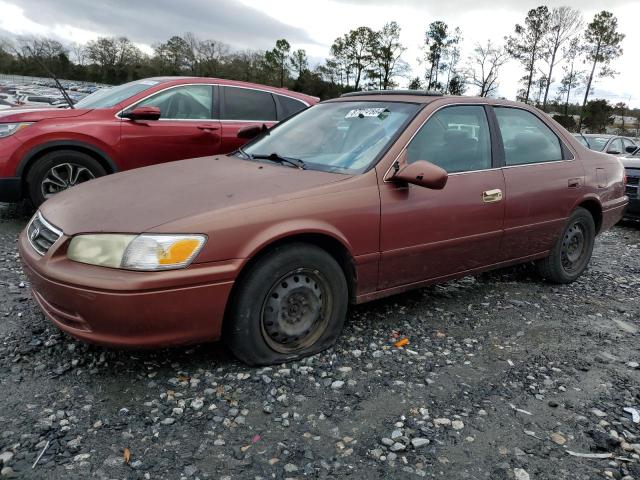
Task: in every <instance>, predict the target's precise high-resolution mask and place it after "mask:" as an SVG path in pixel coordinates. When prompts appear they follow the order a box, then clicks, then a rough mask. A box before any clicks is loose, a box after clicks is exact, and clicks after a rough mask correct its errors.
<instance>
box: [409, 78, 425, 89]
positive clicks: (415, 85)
mask: <svg viewBox="0 0 640 480" xmlns="http://www.w3.org/2000/svg"><path fill="white" fill-rule="evenodd" d="M407 88H408V89H409V90H421V89H422V80H420V77H414V78H413V79H411V82H409V86H408V87H407Z"/></svg>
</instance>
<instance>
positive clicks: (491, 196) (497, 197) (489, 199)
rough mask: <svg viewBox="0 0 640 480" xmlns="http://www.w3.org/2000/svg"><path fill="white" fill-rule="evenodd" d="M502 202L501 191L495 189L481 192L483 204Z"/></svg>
mask: <svg viewBox="0 0 640 480" xmlns="http://www.w3.org/2000/svg"><path fill="white" fill-rule="evenodd" d="M501 200H502V190H500V189H499V188H495V189H493V190H486V191H484V192H482V201H483V202H484V203H494V202H499V201H501Z"/></svg>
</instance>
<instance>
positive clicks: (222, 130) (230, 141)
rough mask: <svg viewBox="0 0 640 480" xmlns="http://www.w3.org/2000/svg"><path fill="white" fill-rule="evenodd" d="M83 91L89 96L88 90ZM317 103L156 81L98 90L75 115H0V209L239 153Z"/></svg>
mask: <svg viewBox="0 0 640 480" xmlns="http://www.w3.org/2000/svg"><path fill="white" fill-rule="evenodd" d="M95 88H97V87H95V86H89V87H87V89H89V90H91V89H95ZM317 101H318V99H317V98H315V97H310V96H308V95H304V94H301V93H296V92H292V91H289V90H286V89H282V88H273V87H267V86H264V85H257V84H252V83H245V82H236V81H232V80H220V79H216V78H199V77H192V78H190V77H159V78H148V79H143V80H137V81H134V82H130V83H126V84H123V85H120V86H117V87H112V88H104V89H101V90H99V91H96V92H95V93H93V94H92V95H89V96H87V97H85V98H83V99H82V100H80V101H78V102H77V103H76V104H75V108H66V109H63V108H52V107H55V105H47V107H49V108H37V109H32V108H26V109H9V110H4V111H2V112H0V201H4V202H7V201H18V200H20V199H22V198H27V199H29V200H30V201H31V202H32V203H33V205H35V206H38V205H40V204H41V203H42V202H44V201H45V200H46V199H47V198H49V197H51V196H53V195H55V194H56V193H58V192H60V191H62V190H65V189H67V188H69V187H72V186H74V185H77V184H78V183H82V182H84V181H87V180H91V179H93V178H95V177H100V176H103V175H106V174H110V173H115V172H119V171H123V170H129V169H132V168H138V167H144V166H147V165H153V164H156V163H164V162H171V161H174V160H182V159H185V158H193V157H202V156H206V155H215V154H219V153H228V152H231V151H233V150H236V149H237V148H238V147H239V146H241V145H242V144H244V143H245V142H246V139H243V138H239V137H238V135H237V134H238V131H239V130H240V129H241V128H243V127H246V126H251V125H258V126H260V127H262V126H263V125H265V126H266V127H270V126H272V125H274V124H275V123H277V122H279V121H281V120H283V119H285V118H287V117H289V116H291V115H293V114H295V113H297V112H299V111H301V110H304V109H305V108H307V107H308V106H310V105H313V104H315V103H316V102H317Z"/></svg>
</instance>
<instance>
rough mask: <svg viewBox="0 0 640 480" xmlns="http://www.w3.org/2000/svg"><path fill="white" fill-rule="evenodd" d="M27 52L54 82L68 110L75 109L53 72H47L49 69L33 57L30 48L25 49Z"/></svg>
mask: <svg viewBox="0 0 640 480" xmlns="http://www.w3.org/2000/svg"><path fill="white" fill-rule="evenodd" d="M27 50H29V53H31V56H32V57H33V58H34V59H35V61H36V62H38V64H39V65H40V66H41V67H42V68H43V69H44V71H45V72H47V75H49V77H51V79H52V80H53V81H54V82H56V85H57V86H58V90H60V93H61V94H62V96H63V97H64V99H65V100H66V102H67V103H68V104H69V108H76V107H74V106H73V102H72V101H71V97H69V94H68V93H67V91H66V90H65V89H64V87H63V86H62V84H61V83H60V82H59V81H58V79H57V78H56V76H55V75H54V74H53V72H52V71H51V70H49V68H48V67H47V66H46V65H45V64H44V62H42V61H40V59H39V58H38V57H37V56H36V55H35V53H34V52H33V50H32V49H31V47H27Z"/></svg>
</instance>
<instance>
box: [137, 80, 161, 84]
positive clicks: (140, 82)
mask: <svg viewBox="0 0 640 480" xmlns="http://www.w3.org/2000/svg"><path fill="white" fill-rule="evenodd" d="M138 83H139V84H140V85H157V84H158V83H160V82H156V81H155V80H140V81H139V82H138Z"/></svg>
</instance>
